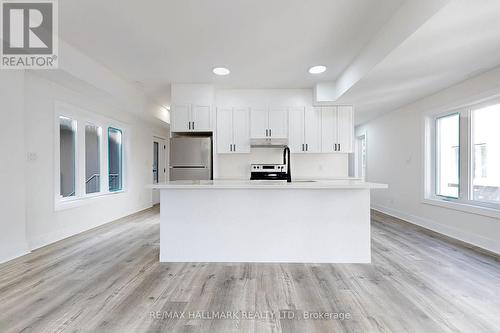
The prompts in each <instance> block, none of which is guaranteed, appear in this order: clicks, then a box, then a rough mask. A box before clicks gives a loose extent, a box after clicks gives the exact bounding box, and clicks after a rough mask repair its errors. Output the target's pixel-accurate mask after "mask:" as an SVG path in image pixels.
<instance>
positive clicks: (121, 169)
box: [106, 126, 124, 193]
mask: <svg viewBox="0 0 500 333" xmlns="http://www.w3.org/2000/svg"><path fill="white" fill-rule="evenodd" d="M111 130H114V131H118V132H120V135H121V139H122V140H121V144H120V185H121V186H120V188H119V189H117V190H111V189H110V188H109V177H110V173H109V169H110V163H111V160H110V159H109V150H110V149H109V147H110V143H109V134H110V131H111ZM106 133H107V137H106V141H107V143H108V145H107V147H108V160H107V164H108V173H107V180H108V192H111V193H116V192H121V191H123V188H124V181H123V179H124V175H123V173H124V167H123V164H124V162H123V145H124V136H123V130H121V129H119V128H116V127H114V126H108V128H107V131H106Z"/></svg>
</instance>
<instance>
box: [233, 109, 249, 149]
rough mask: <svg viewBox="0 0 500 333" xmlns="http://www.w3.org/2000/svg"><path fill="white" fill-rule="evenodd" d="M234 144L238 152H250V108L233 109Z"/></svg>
mask: <svg viewBox="0 0 500 333" xmlns="http://www.w3.org/2000/svg"><path fill="white" fill-rule="evenodd" d="M233 144H234V146H233V147H234V149H235V150H236V152H237V153H250V112H249V110H248V108H234V109H233Z"/></svg>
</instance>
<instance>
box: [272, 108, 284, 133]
mask: <svg viewBox="0 0 500 333" xmlns="http://www.w3.org/2000/svg"><path fill="white" fill-rule="evenodd" d="M269 137H270V138H280V139H281V138H287V137H288V109H287V108H270V109H269Z"/></svg>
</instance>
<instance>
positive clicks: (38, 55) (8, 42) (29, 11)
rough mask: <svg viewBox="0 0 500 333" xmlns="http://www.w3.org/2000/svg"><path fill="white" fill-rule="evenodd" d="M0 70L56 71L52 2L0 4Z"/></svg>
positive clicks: (54, 7) (32, 0) (11, 0)
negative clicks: (0, 40) (0, 39)
mask: <svg viewBox="0 0 500 333" xmlns="http://www.w3.org/2000/svg"><path fill="white" fill-rule="evenodd" d="M0 4H1V15H0V17H1V19H2V23H1V25H0V26H1V29H2V30H1V37H2V51H1V62H0V68H2V69H5V68H11V69H53V68H57V63H58V61H57V46H58V45H57V42H58V40H57V38H58V32H57V3H56V2H55V0H44V1H41V0H30V1H19V0H18V1H14V0H2V1H1V2H0Z"/></svg>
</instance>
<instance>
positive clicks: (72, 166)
mask: <svg viewBox="0 0 500 333" xmlns="http://www.w3.org/2000/svg"><path fill="white" fill-rule="evenodd" d="M59 155H60V163H59V176H60V192H59V193H60V196H61V197H63V198H66V197H73V196H75V194H76V121H74V120H72V119H70V118H67V117H59Z"/></svg>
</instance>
